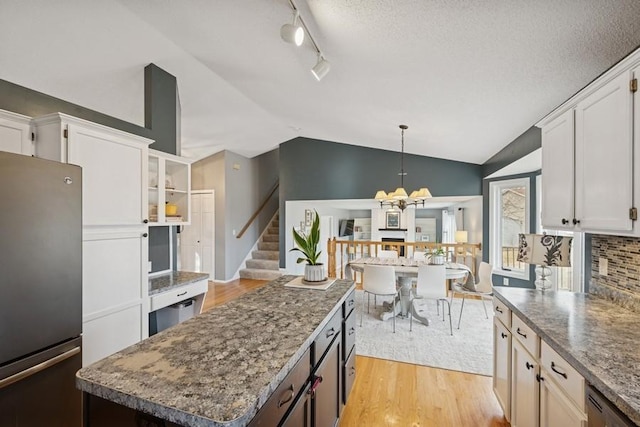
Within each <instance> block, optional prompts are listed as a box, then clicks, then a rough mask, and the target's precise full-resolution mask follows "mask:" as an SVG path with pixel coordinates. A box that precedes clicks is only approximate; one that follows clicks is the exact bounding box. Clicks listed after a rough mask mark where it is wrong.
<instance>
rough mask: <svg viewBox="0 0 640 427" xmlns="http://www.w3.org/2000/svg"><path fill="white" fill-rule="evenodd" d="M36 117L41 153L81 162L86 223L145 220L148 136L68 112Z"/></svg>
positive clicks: (113, 223) (74, 162) (103, 224)
mask: <svg viewBox="0 0 640 427" xmlns="http://www.w3.org/2000/svg"><path fill="white" fill-rule="evenodd" d="M34 122H35V123H36V128H37V138H36V141H37V142H36V153H37V155H38V157H43V158H48V159H52V160H58V161H62V162H65V163H71V164H75V165H78V166H81V167H82V179H83V188H82V198H83V203H82V206H83V212H82V223H83V225H84V226H94V225H100V226H105V225H106V226H114V225H118V226H122V225H140V224H143V223H145V222H146V220H147V218H148V217H147V184H146V176H147V155H148V154H147V151H148V144H149V143H150V140H148V139H146V138H142V137H138V136H135V135H131V134H128V133H126V132H121V131H118V130H115V129H111V128H108V127H106V126H101V125H97V124H94V123H91V122H87V121H85V120H81V119H76V118H74V117H70V116H66V115H64V114H51V115H48V116H44V117H40V118H37V119H34Z"/></svg>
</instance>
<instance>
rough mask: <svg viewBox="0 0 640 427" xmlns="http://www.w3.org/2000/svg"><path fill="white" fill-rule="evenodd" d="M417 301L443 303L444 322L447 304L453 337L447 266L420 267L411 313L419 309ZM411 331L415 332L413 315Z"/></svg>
mask: <svg viewBox="0 0 640 427" xmlns="http://www.w3.org/2000/svg"><path fill="white" fill-rule="evenodd" d="M416 299H431V300H435V301H436V304H439V303H440V302H442V303H443V304H442V320H443V321H444V315H445V311H444V303H447V306H448V308H449V310H448V313H449V333H450V334H451V335H453V326H452V323H451V304H450V303H449V300H448V299H447V273H446V270H445V266H444V265H443V264H442V265H429V264H426V265H421V266H419V267H418V283H417V286H416V295H415V298H414V299H413V300H412V301H411V310H409V312H410V313H413V311H414V310H416V311H420V310H418V309H417V307H416V305H415V302H416ZM409 330H413V315H411V321H410V323H409Z"/></svg>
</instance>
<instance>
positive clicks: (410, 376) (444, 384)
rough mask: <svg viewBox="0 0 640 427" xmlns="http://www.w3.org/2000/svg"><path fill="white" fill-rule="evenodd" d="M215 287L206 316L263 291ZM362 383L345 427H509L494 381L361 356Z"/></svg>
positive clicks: (250, 284) (251, 284)
mask: <svg viewBox="0 0 640 427" xmlns="http://www.w3.org/2000/svg"><path fill="white" fill-rule="evenodd" d="M265 283H267V282H266V281H263V280H249V279H239V280H236V281H233V282H230V283H216V282H209V292H208V293H207V297H206V299H205V302H204V306H203V310H208V309H210V308H212V307H215V306H217V305H220V304H224V303H225V302H227V301H230V300H232V299H234V298H237V297H239V296H240V295H242V294H245V293H247V292H251V291H252V290H254V289H258V288H259V287H261V286H263V285H264V284H265ZM356 372H357V375H356V381H355V383H354V385H353V389H352V391H351V395H350V396H349V403H348V404H347V405H346V406H345V408H344V411H343V412H342V415H341V417H340V427H356V426H357V427H361V426H362V427H378V426H381V427H382V426H385V427H386V426H389V427H391V426H394V427H395V426H398V427H454V426H455V427H466V426H468V427H508V426H509V423H508V422H507V421H505V419H504V417H503V416H502V410H501V409H500V405H499V404H498V401H497V400H496V398H495V396H494V394H493V389H492V382H491V377H485V376H481V375H472V374H466V373H462V372H456V371H447V370H445V369H436V368H429V367H426V366H419V365H412V364H409V363H400V362H392V361H389V360H382V359H375V358H372V357H364V356H356Z"/></svg>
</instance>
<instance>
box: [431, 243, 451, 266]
mask: <svg viewBox="0 0 640 427" xmlns="http://www.w3.org/2000/svg"><path fill="white" fill-rule="evenodd" d="M446 255H447V253H446V252H445V250H444V249H442V247H440V248H437V249H433V250H432V251H431V253H430V254H429V260H430V261H429V263H430V264H436V265H441V264H444V259H445V256H446Z"/></svg>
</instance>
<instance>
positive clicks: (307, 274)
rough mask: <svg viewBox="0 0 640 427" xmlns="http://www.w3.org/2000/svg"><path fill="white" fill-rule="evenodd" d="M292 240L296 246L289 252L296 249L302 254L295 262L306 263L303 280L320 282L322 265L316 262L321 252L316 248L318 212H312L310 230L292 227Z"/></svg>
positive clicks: (318, 228)
mask: <svg viewBox="0 0 640 427" xmlns="http://www.w3.org/2000/svg"><path fill="white" fill-rule="evenodd" d="M293 241H294V243H295V245H296V246H297V247H296V248H293V249H291V250H290V251H289V252H293V251H298V252H300V253H302V255H303V256H301V257H299V258H298V260H297V261H296V262H297V263H298V264H300V263H301V262H306V263H307V264H306V265H305V266H304V280H305V281H307V282H322V281H323V280H325V279H326V276H325V274H324V265H323V264H322V263H320V262H318V258H319V257H320V254H321V253H322V251H320V250H318V244H319V243H320V217H319V216H318V212H315V214H314V217H313V222H312V224H311V230H310V231H309V233H308V234H307V233H305V232H304V231H302V230H301V231H300V232H299V233H298V232H297V231H296V229H295V228H293Z"/></svg>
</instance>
